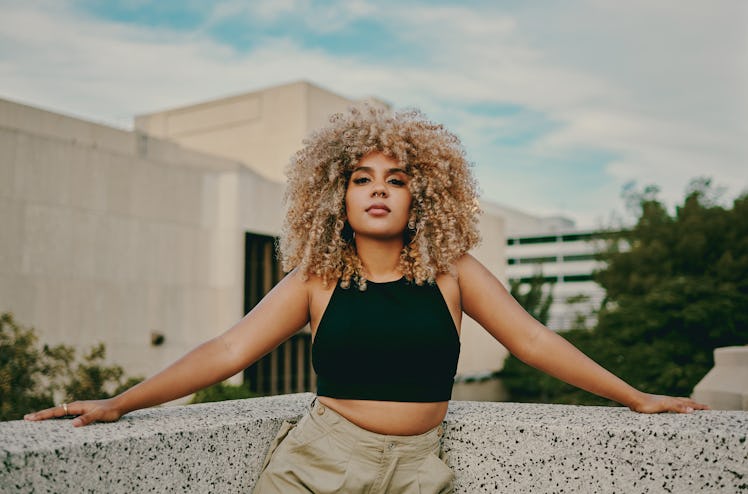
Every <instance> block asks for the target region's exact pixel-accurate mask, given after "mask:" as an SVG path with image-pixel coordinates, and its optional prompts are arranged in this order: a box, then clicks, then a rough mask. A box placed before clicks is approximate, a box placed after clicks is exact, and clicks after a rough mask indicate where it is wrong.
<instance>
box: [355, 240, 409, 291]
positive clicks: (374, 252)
mask: <svg viewBox="0 0 748 494" xmlns="http://www.w3.org/2000/svg"><path fill="white" fill-rule="evenodd" d="M355 242H356V252H357V254H358V257H359V259H361V263H362V264H363V265H364V269H365V270H366V277H367V278H368V279H370V280H371V281H373V282H375V283H377V282H386V281H394V280H396V279H398V278H399V277H400V276H402V273H401V272H400V269H399V266H400V252H401V251H402V250H403V241H402V239H399V238H395V239H385V240H381V239H372V238H366V237H362V236H358V235H357V236H356V239H355Z"/></svg>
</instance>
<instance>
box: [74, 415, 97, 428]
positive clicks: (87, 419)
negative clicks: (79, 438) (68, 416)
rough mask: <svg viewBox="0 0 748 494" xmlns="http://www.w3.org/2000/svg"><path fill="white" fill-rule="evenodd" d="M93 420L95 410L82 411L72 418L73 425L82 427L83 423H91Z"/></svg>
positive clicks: (94, 420) (94, 419)
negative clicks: (81, 413) (82, 412)
mask: <svg viewBox="0 0 748 494" xmlns="http://www.w3.org/2000/svg"><path fill="white" fill-rule="evenodd" d="M93 422H96V413H95V412H89V413H84V414H83V415H79V416H77V417H75V418H74V419H73V422H72V424H73V427H83V426H84V425H88V424H91V423H93Z"/></svg>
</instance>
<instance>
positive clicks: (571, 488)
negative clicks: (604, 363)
mask: <svg viewBox="0 0 748 494" xmlns="http://www.w3.org/2000/svg"><path fill="white" fill-rule="evenodd" d="M311 399H312V395H311V394H295V395H285V396H277V397H270V398H255V399H249V400H236V401H229V402H221V403H211V404H202V405H190V406H181V407H166V408H154V409H149V410H141V411H138V412H134V413H131V414H128V415H126V416H125V417H123V418H122V419H121V420H120V421H119V422H117V423H113V424H94V425H92V426H88V427H84V428H79V429H76V428H73V427H72V426H71V425H70V421H68V420H52V421H46V422H23V421H14V422H4V423H0V457H1V458H2V466H1V467H0V491H1V492H14V493H15V492H29V493H30V492H56V493H57V492H63V493H64V492H71V493H76V494H80V493H84V492H97V493H98V492H107V493H118V492H122V493H130V492H199V493H224V492H225V493H239V492H244V493H246V492H250V491H251V488H252V486H253V485H254V483H255V481H256V479H257V475H258V473H259V469H260V466H261V463H262V460H263V458H264V456H265V451H266V450H267V448H268V445H269V444H270V441H271V440H272V438H273V436H274V435H275V433H276V431H277V430H278V428H279V427H280V425H281V423H282V421H283V420H296V419H298V418H299V417H300V415H301V414H302V413H303V412H304V410H305V408H306V406H307V405H308V403H309V402H310V401H311ZM747 434H748V412H742V411H705V412H696V413H693V414H688V415H677V414H662V415H641V414H636V413H634V412H631V411H629V410H627V409H625V408H607V407H582V406H567V405H537V404H518V403H487V402H466V401H465V402H461V401H455V402H452V403H451V404H450V408H449V413H448V414H447V418H446V420H445V434H444V436H443V441H444V443H443V447H444V449H445V450H446V451H447V454H448V457H449V459H448V462H449V464H450V465H451V466H452V468H453V469H454V471H455V490H456V492H461V493H476V492H502V493H515V492H517V493H518V492H523V493H530V492H532V493H543V492H595V493H599V492H611V493H612V492H616V493H619V492H631V493H640V492H677V493H683V492H738V491H741V490H743V489H745V490H746V491H747V492H748V443H747V442H746V435H747Z"/></svg>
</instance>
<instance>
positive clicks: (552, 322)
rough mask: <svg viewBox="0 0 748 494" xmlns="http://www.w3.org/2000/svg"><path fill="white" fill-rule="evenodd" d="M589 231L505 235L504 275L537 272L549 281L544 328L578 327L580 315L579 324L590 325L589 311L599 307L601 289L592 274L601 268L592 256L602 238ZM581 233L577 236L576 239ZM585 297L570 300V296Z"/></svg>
mask: <svg viewBox="0 0 748 494" xmlns="http://www.w3.org/2000/svg"><path fill="white" fill-rule="evenodd" d="M595 233H597V232H595V231H591V230H584V231H582V230H565V231H563V230H562V231H552V232H548V231H545V232H541V233H535V234H522V235H509V236H508V237H507V243H508V244H509V245H507V247H506V256H507V262H508V266H507V269H506V274H507V277H508V279H510V280H527V279H528V278H530V277H532V276H536V275H538V274H541V273H542V275H543V277H544V278H546V279H547V280H549V281H551V282H552V283H553V288H552V293H553V303H552V305H551V308H550V314H549V320H548V324H547V325H548V327H549V328H551V329H554V330H556V331H559V330H566V329H573V328H574V327H575V326H577V327H578V324H577V318H578V317H579V316H580V315H584V316H585V317H584V318H583V319H582V321H583V324H585V325H587V326H589V325H592V324H594V321H595V318H594V316H591V315H590V314H591V313H592V311H593V310H595V309H597V308H599V307H600V303H601V302H602V300H603V297H604V296H605V290H603V288H602V287H601V286H600V285H598V284H597V283H595V282H594V281H593V280H592V279H591V277H592V273H593V272H594V271H596V270H598V269H601V268H602V267H603V263H602V262H600V261H597V260H595V259H594V255H595V254H596V253H597V252H600V250H601V248H602V241H601V240H599V239H598V240H595V239H594V237H593V238H586V236H590V235H591V236H594V235H595ZM580 236H581V238H580ZM580 295H581V296H583V297H585V300H583V301H580V302H577V303H570V299H572V300H573V298H576V297H579V296H580Z"/></svg>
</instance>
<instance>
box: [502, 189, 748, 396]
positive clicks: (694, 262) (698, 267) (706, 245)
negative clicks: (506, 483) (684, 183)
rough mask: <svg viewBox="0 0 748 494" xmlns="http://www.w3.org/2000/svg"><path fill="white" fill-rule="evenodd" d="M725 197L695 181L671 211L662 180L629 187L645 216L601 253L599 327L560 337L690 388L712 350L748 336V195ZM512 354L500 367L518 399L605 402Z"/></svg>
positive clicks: (602, 358)
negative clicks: (660, 193)
mask: <svg viewBox="0 0 748 494" xmlns="http://www.w3.org/2000/svg"><path fill="white" fill-rule="evenodd" d="M718 198H719V190H717V189H715V188H713V187H712V186H711V183H710V181H709V180H706V179H697V180H694V181H693V182H692V183H691V185H690V187H689V190H688V191H687V194H686V198H685V200H684V201H683V204H682V205H679V206H678V207H677V208H676V210H675V214H674V215H671V214H669V213H668V211H667V209H666V208H665V206H664V205H663V204H662V203H661V202H660V201H659V200H658V199H657V189H656V187H647V188H645V189H644V190H643V191H641V192H638V191H635V190H633V189H628V190H627V191H625V199H626V202H627V204H629V205H630V206H634V207H635V208H636V210H637V214H638V220H637V222H636V225H635V226H634V227H633V228H631V229H630V230H626V231H624V232H621V233H618V234H616V235H615V236H611V238H610V242H609V248H608V250H607V252H605V253H604V254H603V255H602V258H603V260H605V261H606V263H607V265H606V268H605V269H603V270H602V271H600V272H599V273H597V274H596V279H597V281H598V282H599V283H600V284H601V285H602V286H603V288H605V290H606V298H605V300H604V302H603V305H602V307H601V308H600V310H599V312H598V321H597V325H596V327H595V328H593V329H592V330H590V331H587V330H582V329H580V330H573V331H569V332H565V333H562V334H561V335H562V336H563V337H565V338H567V339H568V340H569V341H571V342H572V343H573V344H574V345H575V346H577V347H579V348H580V349H581V350H582V351H583V352H585V353H587V354H588V355H590V356H591V357H592V358H594V359H595V360H596V361H598V362H600V363H601V364H602V365H603V366H604V367H606V368H608V369H610V370H611V371H612V372H613V373H615V374H616V375H618V376H620V377H621V378H623V379H624V380H626V381H627V382H629V383H631V384H632V385H633V386H635V387H637V388H639V389H641V390H643V391H648V392H654V393H667V394H673V395H689V394H690V393H691V391H692V389H693V387H694V386H695V384H696V383H697V382H698V381H699V380H700V379H701V378H702V377H703V376H704V375H705V374H706V372H707V371H708V370H709V369H710V368H711V367H712V365H713V360H712V359H713V356H712V352H713V350H714V348H717V347H721V346H729V345H741V344H746V343H748V311H746V307H748V196H746V195H743V196H741V197H738V198H737V199H735V201H734V202H733V204H732V208H729V209H728V208H725V207H723V206H720V205H719V204H718ZM514 360H516V359H514ZM514 360H512V359H508V360H507V363H506V364H505V370H504V371H502V373H501V377H502V379H504V380H505V384H506V385H507V388H508V390H509V392H510V395H511V399H512V400H518V401H545V402H556V403H583V404H600V403H606V400H603V399H601V398H598V397H595V396H593V395H591V394H589V393H586V392H583V391H581V390H576V389H575V388H572V387H571V386H568V385H566V384H563V383H561V382H560V381H557V380H555V379H552V378H550V377H548V376H544V375H542V374H541V373H539V372H537V371H535V370H534V369H530V368H529V367H527V366H524V367H522V365H524V364H519V363H518V361H516V362H515V361H514Z"/></svg>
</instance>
